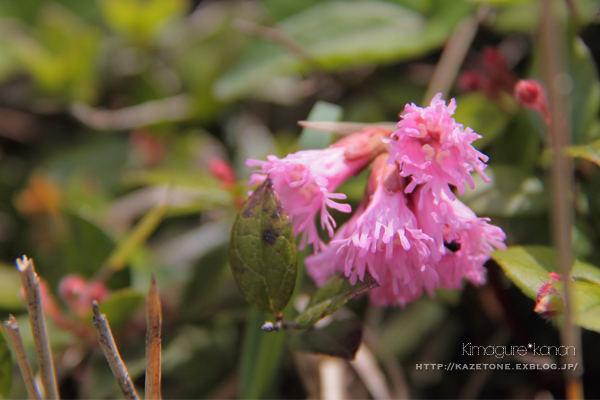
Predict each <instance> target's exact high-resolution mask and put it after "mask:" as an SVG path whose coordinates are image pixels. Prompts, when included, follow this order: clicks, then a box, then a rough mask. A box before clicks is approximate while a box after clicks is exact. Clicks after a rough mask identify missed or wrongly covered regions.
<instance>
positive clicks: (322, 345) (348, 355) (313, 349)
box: [292, 319, 363, 361]
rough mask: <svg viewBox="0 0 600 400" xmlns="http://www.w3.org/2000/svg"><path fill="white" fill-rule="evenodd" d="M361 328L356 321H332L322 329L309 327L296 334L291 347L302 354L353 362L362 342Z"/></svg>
mask: <svg viewBox="0 0 600 400" xmlns="http://www.w3.org/2000/svg"><path fill="white" fill-rule="evenodd" d="M362 333H363V327H362V324H361V323H360V321H358V320H354V319H353V320H348V321H332V322H331V323H329V324H327V325H326V326H325V327H323V328H316V327H314V326H313V327H311V328H309V329H307V330H304V331H300V332H297V333H296V334H295V335H294V337H293V339H292V347H293V349H294V350H296V351H301V352H303V353H318V354H325V355H328V356H333V357H341V358H343V359H345V360H348V361H350V360H353V359H354V356H355V355H356V352H357V351H358V348H359V346H360V343H361V340H362Z"/></svg>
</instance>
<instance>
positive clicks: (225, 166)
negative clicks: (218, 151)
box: [208, 157, 236, 189]
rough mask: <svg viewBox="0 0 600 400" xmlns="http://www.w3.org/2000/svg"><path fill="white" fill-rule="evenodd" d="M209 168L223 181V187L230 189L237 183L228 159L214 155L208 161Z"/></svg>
mask: <svg viewBox="0 0 600 400" xmlns="http://www.w3.org/2000/svg"><path fill="white" fill-rule="evenodd" d="M208 169H209V171H210V173H211V174H212V175H213V176H214V177H215V178H217V179H218V180H220V181H221V186H222V187H223V189H229V188H230V187H232V186H233V185H234V184H235V181H236V179H235V172H233V168H232V167H231V164H229V163H228V162H227V161H225V160H223V159H221V158H219V157H214V158H213V159H211V160H210V162H209V163H208Z"/></svg>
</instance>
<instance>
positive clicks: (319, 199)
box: [246, 128, 389, 251]
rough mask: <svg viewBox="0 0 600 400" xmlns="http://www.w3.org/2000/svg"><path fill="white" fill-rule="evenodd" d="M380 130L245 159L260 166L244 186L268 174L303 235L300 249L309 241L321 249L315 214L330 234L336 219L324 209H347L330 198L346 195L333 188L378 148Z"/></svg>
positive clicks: (294, 224)
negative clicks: (315, 146)
mask: <svg viewBox="0 0 600 400" xmlns="http://www.w3.org/2000/svg"><path fill="white" fill-rule="evenodd" d="M382 135H384V136H389V131H385V130H382V129H378V128H374V129H367V130H365V131H363V132H361V133H358V134H355V135H351V136H347V137H345V138H344V139H342V140H340V141H338V142H337V143H335V144H334V145H332V146H330V147H328V148H326V149H322V150H304V151H299V152H297V153H294V154H288V155H287V156H286V157H285V158H282V159H280V158H277V157H276V156H268V157H267V161H260V160H252V159H250V160H247V161H246V164H247V165H249V166H253V167H260V172H255V173H253V175H252V179H251V180H250V182H249V183H248V185H253V184H255V183H258V182H262V181H264V180H265V179H266V177H267V176H269V178H270V179H271V181H272V182H273V187H274V189H275V190H276V191H277V194H278V195H279V198H280V199H281V203H282V204H283V207H284V208H285V210H286V211H287V212H288V214H289V215H290V217H291V219H292V228H293V230H294V234H296V235H299V234H301V235H302V239H301V242H300V246H299V249H300V250H301V249H303V248H304V246H305V245H306V244H313V245H315V251H317V250H318V249H321V248H324V244H323V242H322V241H321V239H320V238H319V232H318V229H317V225H316V224H315V218H316V216H317V214H320V216H319V219H320V222H321V228H322V229H326V230H327V231H328V233H329V236H330V237H331V236H333V228H335V227H336V223H335V220H334V219H333V217H332V216H331V214H329V210H328V208H332V209H336V210H338V211H341V212H345V213H348V212H350V211H351V207H350V205H348V204H343V203H338V202H336V201H335V200H343V199H345V198H346V195H345V194H343V193H335V190H336V189H337V188H338V187H339V186H340V185H341V184H342V183H343V182H344V181H346V180H347V179H348V178H350V177H352V176H354V175H355V174H357V173H358V172H360V171H361V170H362V169H364V168H365V167H366V166H367V165H368V163H369V162H370V161H371V160H372V159H373V157H375V156H376V155H377V153H379V152H380V151H381V150H382V149H383V146H384V144H383V143H382V141H381V137H382Z"/></svg>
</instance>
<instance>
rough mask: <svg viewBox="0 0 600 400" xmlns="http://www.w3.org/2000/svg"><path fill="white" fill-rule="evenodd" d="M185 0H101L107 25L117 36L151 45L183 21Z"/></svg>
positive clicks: (185, 8)
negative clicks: (176, 22)
mask: <svg viewBox="0 0 600 400" xmlns="http://www.w3.org/2000/svg"><path fill="white" fill-rule="evenodd" d="M188 6H189V5H188V2H187V1H186V0H145V1H140V0H102V1H100V7H101V10H102V13H103V14H104V19H105V20H106V22H107V24H108V25H109V26H110V27H111V28H112V29H114V30H115V31H116V32H117V33H119V34H121V35H123V36H125V37H128V38H129V39H131V40H134V41H136V42H138V43H139V44H141V45H148V44H150V43H151V41H152V39H154V38H155V37H156V35H157V34H158V33H160V32H161V31H162V30H163V29H164V28H165V27H166V26H167V23H168V22H172V21H174V20H177V19H179V18H181V17H182V16H183V15H184V14H185V12H186V11H187V8H188Z"/></svg>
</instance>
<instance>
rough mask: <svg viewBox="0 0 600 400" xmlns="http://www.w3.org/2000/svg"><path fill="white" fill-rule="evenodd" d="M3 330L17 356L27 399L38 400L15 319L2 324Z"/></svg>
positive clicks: (38, 395) (37, 392) (10, 318)
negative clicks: (4, 329)
mask: <svg viewBox="0 0 600 400" xmlns="http://www.w3.org/2000/svg"><path fill="white" fill-rule="evenodd" d="M4 328H6V335H7V336H8V339H9V340H10V343H11V344H12V347H13V349H14V351H15V354H16V355H17V363H18V364H19V369H20V370H21V376H22V377H23V380H24V381H25V387H26V388H27V397H28V398H30V399H36V400H40V393H39V391H38V389H37V386H35V381H34V379H33V373H32V372H31V365H29V359H28V358H27V353H25V346H23V339H22V338H21V332H20V331H19V324H18V323H17V320H16V319H15V317H13V316H12V315H10V316H9V320H8V321H5V322H4Z"/></svg>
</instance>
